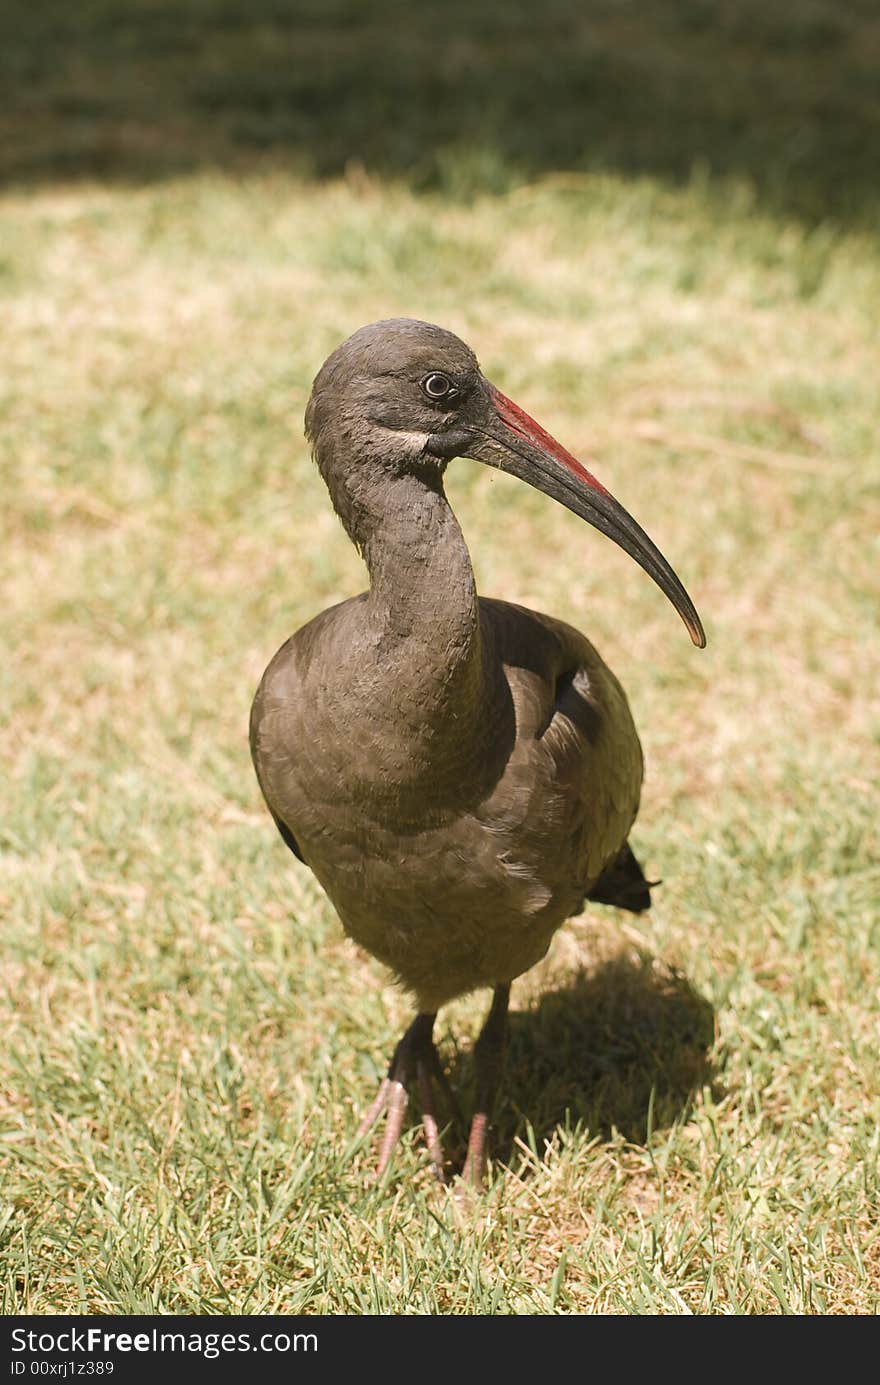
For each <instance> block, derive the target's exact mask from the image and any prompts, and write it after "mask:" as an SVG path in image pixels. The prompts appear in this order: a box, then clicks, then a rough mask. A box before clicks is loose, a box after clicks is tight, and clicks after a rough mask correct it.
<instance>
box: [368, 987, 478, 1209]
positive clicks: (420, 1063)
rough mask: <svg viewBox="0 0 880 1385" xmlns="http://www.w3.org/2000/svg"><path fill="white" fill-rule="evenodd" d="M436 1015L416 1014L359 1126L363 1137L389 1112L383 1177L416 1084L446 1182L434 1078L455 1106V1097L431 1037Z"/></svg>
mask: <svg viewBox="0 0 880 1385" xmlns="http://www.w3.org/2000/svg"><path fill="white" fill-rule="evenodd" d="M436 1018H437V1016H436V1014H433V1015H431V1014H420V1015H416V1017H415V1019H414V1020H413V1022H412V1024H411V1025H410V1027H409V1029H407V1031H406V1033H405V1034H404V1036H403V1038H402V1039H401V1040H400V1043H399V1044H398V1045H397V1048H396V1049H395V1050H394V1057H393V1058H392V1059H391V1065H390V1067H389V1068H388V1075H387V1077H383V1079H382V1082H381V1085H380V1087H379V1091H378V1093H377V1095H376V1099H375V1101H374V1102H373V1104H372V1106H371V1107H370V1109H369V1110H368V1111H367V1113H366V1115H365V1116H364V1118H363V1120H362V1121H361V1123H360V1126H359V1127H358V1132H357V1137H358V1139H361V1138H362V1137H363V1136H364V1135H366V1133H367V1131H368V1130H369V1129H370V1127H371V1126H372V1125H373V1124H374V1122H375V1121H376V1120H378V1118H379V1116H380V1115H381V1114H382V1112H383V1111H385V1112H386V1117H385V1129H384V1131H383V1133H382V1144H381V1147H380V1149H379V1163H378V1165H377V1168H376V1177H377V1178H381V1177H382V1174H383V1173H384V1172H385V1170H386V1168H387V1167H388V1163H389V1161H390V1159H391V1155H392V1154H393V1152H394V1148H395V1146H396V1144H397V1142H398V1140H399V1139H400V1134H401V1131H402V1130H403V1122H404V1118H405V1116H406V1108H407V1103H408V1101H409V1096H410V1093H411V1091H412V1088H413V1086H414V1085H415V1086H416V1087H417V1088H418V1097H419V1103H420V1105H421V1109H422V1125H423V1127H424V1131H425V1141H426V1143H427V1146H428V1154H429V1155H430V1158H431V1167H432V1169H433V1170H434V1173H435V1174H436V1176H437V1178H438V1179H439V1180H440V1182H441V1183H442V1182H443V1147H442V1145H441V1143H440V1129H439V1126H438V1124H437V1113H436V1109H435V1103H434V1082H435V1081H436V1082H437V1083H438V1084H439V1086H440V1088H441V1089H442V1091H443V1093H444V1095H445V1096H446V1098H447V1100H448V1101H449V1102H450V1104H451V1105H452V1107H453V1109H454V1110H455V1098H454V1096H453V1094H452V1090H451V1088H450V1086H449V1082H448V1080H447V1077H446V1074H445V1072H444V1071H443V1066H442V1064H441V1062H440V1058H439V1056H438V1053H437V1049H436V1048H435V1047H434V1040H433V1038H432V1037H431V1035H432V1032H433V1029H434V1021H435V1019H436Z"/></svg>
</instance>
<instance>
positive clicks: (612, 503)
mask: <svg viewBox="0 0 880 1385" xmlns="http://www.w3.org/2000/svg"><path fill="white" fill-rule="evenodd" d="M489 395H490V398H491V402H492V407H493V410H494V414H495V418H494V419H491V420H490V422H489V426H488V428H484V429H480V432H479V435H478V437H477V440H476V441H475V442H472V443H471V444H470V445H469V447H468V450H467V456H469V457H472V458H473V459H474V460H475V461H479V462H486V463H487V464H488V465H489V466H494V467H497V468H498V469H499V470H500V471H509V472H510V473H511V474H512V475H513V476H518V477H519V478H520V480H521V481H527V482H528V484H529V485H530V486H534V487H535V488H536V490H539V491H543V492H544V494H545V495H550V496H552V497H553V499H554V500H558V501H559V503H560V504H561V505H564V506H565V508H566V509H567V510H571V511H572V512H573V513H574V514H576V515H579V516H580V518H581V519H585V520H586V521H587V523H588V524H592V525H593V526H594V528H596V529H599V530H601V532H602V533H603V534H607V535H608V537H609V538H610V539H613V540H614V542H615V543H616V544H618V545H619V547H620V548H622V549H623V550H624V552H625V553H628V554H629V555H630V557H631V558H635V560H636V562H637V563H638V564H639V566H640V567H642V568H644V570H645V572H647V574H648V576H649V577H653V579H654V581H655V582H656V583H657V586H658V587H659V588H660V590H661V591H662V592H665V594H666V595H667V596H668V598H669V600H670V601H671V602H672V604H673V606H674V607H675V609H676V610H677V611H678V614H679V615H680V616H681V618H682V620H683V621H684V623H685V625H686V626H687V630H688V634H689V635H690V637H691V639H692V640H693V642H694V644H695V645H696V646H697V648H698V649H704V648H705V647H706V634H705V631H704V630H703V624H702V621H701V620H700V617H699V616H698V615H697V610H696V607H695V606H694V603H693V602H692V601H691V599H690V597H689V596H688V594H687V592H686V591H685V589H684V587H683V586H682V584H681V582H680V581H679V579H678V577H677V576H676V574H675V572H674V571H673V570H672V568H671V567H670V566H669V563H668V562H667V561H666V559H665V558H664V557H663V554H662V553H661V552H660V550H659V548H658V547H657V545H656V544H655V543H653V542H652V540H651V539H649V538H648V535H647V534H646V533H645V531H644V529H643V528H642V527H641V525H639V524H637V523H636V521H635V520H634V519H633V517H632V515H631V514H629V513H628V511H626V510H625V509H624V508H623V506H622V505H621V504H619V503H618V502H617V501H616V500H615V499H614V496H613V495H612V494H611V493H610V491H607V490H606V489H605V487H604V486H603V485H602V484H601V482H599V481H597V480H596V478H595V476H593V475H592V473H591V472H589V471H587V469H586V467H585V466H582V465H581V463H580V462H579V461H578V460H577V458H575V457H573V456H572V455H571V453H570V452H567V451H566V449H565V448H564V447H563V446H562V444H561V443H558V442H557V441H556V439H555V438H553V437H551V436H550V434H549V433H548V432H546V431H545V429H543V428H542V427H541V425H540V423H536V422H535V420H534V419H533V418H530V416H529V415H528V414H527V413H526V412H525V410H523V409H521V408H520V407H519V405H518V404H514V402H513V400H512V399H508V398H507V396H506V395H503V394H502V393H501V391H500V390H497V389H496V388H495V386H494V385H489ZM496 420H497V422H496Z"/></svg>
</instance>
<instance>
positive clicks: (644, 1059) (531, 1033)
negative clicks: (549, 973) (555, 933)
mask: <svg viewBox="0 0 880 1385" xmlns="http://www.w3.org/2000/svg"><path fill="white" fill-rule="evenodd" d="M714 1036H715V1013H714V1010H713V1009H712V1006H711V1005H710V1004H709V1002H708V1001H707V1000H706V999H705V998H704V997H703V996H701V995H700V994H699V993H698V992H697V991H696V990H695V989H694V987H693V986H692V985H691V983H690V982H689V981H688V979H687V978H686V977H685V976H684V975H682V974H681V973H680V972H678V971H676V970H675V969H673V968H671V967H668V966H666V965H665V964H663V963H661V962H660V961H659V960H658V959H656V958H653V957H650V956H645V955H641V956H638V957H633V956H632V955H622V956H618V957H614V958H611V959H609V960H606V961H603V962H602V963H600V964H599V965H598V966H596V967H594V968H592V969H589V970H585V971H583V972H581V973H579V974H578V975H577V976H576V977H575V978H574V979H573V980H572V981H570V982H569V983H568V984H567V985H566V986H564V987H563V988H561V989H556V990H553V991H550V992H548V993H547V994H546V995H544V996H542V997H541V999H540V1001H539V1002H538V1003H537V1004H536V1005H535V1006H534V1007H533V1008H531V1009H529V1010H526V1011H519V1012H513V1013H512V1014H511V1015H510V1025H509V1042H508V1049H507V1062H506V1068H505V1075H504V1079H503V1084H502V1088H501V1092H500V1096H499V1101H498V1104H497V1107H496V1111H495V1115H494V1119H493V1123H492V1128H493V1133H492V1137H491V1153H492V1155H493V1157H494V1158H496V1159H499V1160H500V1161H501V1162H502V1163H508V1162H509V1161H510V1160H511V1158H513V1157H515V1150H516V1145H517V1141H522V1140H524V1139H525V1138H526V1137H527V1135H528V1132H529V1131H531V1133H532V1135H533V1137H534V1146H535V1148H536V1151H537V1152H538V1153H539V1154H541V1153H543V1150H544V1148H545V1146H546V1145H547V1144H548V1143H549V1142H550V1141H551V1140H552V1138H553V1135H554V1133H555V1132H556V1130H557V1129H558V1128H559V1127H560V1126H569V1125H576V1124H580V1125H581V1126H582V1127H584V1128H586V1129H587V1130H588V1131H589V1132H590V1134H591V1135H593V1136H598V1137H599V1138H600V1139H602V1140H608V1139H611V1138H612V1137H614V1136H615V1135H618V1136H623V1138H624V1139H625V1140H627V1141H628V1142H630V1143H633V1144H640V1145H642V1144H645V1143H647V1141H648V1138H649V1133H650V1132H649V1124H650V1128H651V1129H654V1130H658V1129H664V1128H666V1127H668V1126H670V1125H672V1124H673V1123H674V1122H675V1121H676V1120H679V1119H681V1117H682V1116H683V1115H684V1114H686V1112H687V1109H688V1106H689V1104H690V1102H691V1099H692V1098H693V1096H694V1094H695V1093H696V1092H698V1091H699V1090H700V1089H701V1088H703V1087H704V1086H706V1085H709V1086H712V1087H714V1086H715V1075H714V1071H713V1065H712V1061H711V1057H710V1053H711V1049H712V1045H713V1041H714ZM472 1066H473V1065H472V1058H471V1055H470V1053H468V1054H463V1055H462V1056H461V1058H460V1060H459V1061H458V1062H457V1063H456V1064H455V1065H454V1070H453V1072H452V1074H451V1076H452V1081H453V1085H455V1086H456V1087H458V1086H459V1083H461V1090H462V1095H464V1093H465V1091H466V1090H467V1083H468V1081H469V1080H470V1078H471V1075H472ZM455 1069H458V1071H456V1070H455ZM649 1113H650V1114H649Z"/></svg>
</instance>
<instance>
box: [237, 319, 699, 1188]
mask: <svg viewBox="0 0 880 1385" xmlns="http://www.w3.org/2000/svg"><path fill="white" fill-rule="evenodd" d="M306 423H307V432H308V434H309V436H310V438H311V441H312V445H313V449H314V453H315V457H316V460H317V463H318V466H319V468H320V470H321V472H322V474H323V476H324V479H325V480H326V482H327V484H328V487H329V490H330V494H331V497H332V500H333V503H334V506H335V508H336V510H337V513H338V514H339V516H340V518H341V519H342V522H343V524H344V526H345V528H346V530H347V531H348V533H349V536H350V537H351V538H352V540H353V541H354V542H355V543H356V545H357V546H358V548H359V549H360V551H361V553H362V554H363V556H364V558H365V561H366V564H367V568H368V570H369V574H370V587H369V590H368V591H366V592H363V593H362V594H361V595H359V596H356V597H353V598H351V599H350V600H348V601H343V602H342V603H340V604H339V605H336V606H334V607H332V608H330V609H329V610H327V611H324V612H323V613H322V614H320V615H318V616H317V617H316V618H315V619H314V620H312V621H310V622H309V624H307V625H306V626H304V627H303V628H302V629H301V630H299V631H298V632H297V633H296V634H295V635H294V636H293V637H292V638H291V639H290V640H288V641H287V643H286V644H285V645H283V646H282V648H281V649H280V650H279V651H278V653H277V654H276V656H275V658H274V659H273V660H272V662H271V663H270V665H269V667H268V668H267V670H266V672H265V674H264V676H263V679H262V682H261V684H260V687H259V689H258V692H257V695H256V698H255V700H254V705H253V711H252V716H251V748H252V753H253V759H254V764H255V767H256V772H257V777H258V779H259V783H260V786H261V788H262V791H263V794H264V796H265V799H266V802H267V804H268V806H269V808H270V810H271V812H272V815H273V817H274V818H275V821H276V823H277V824H278V826H279V829H280V830H281V833H282V836H283V837H284V840H285V841H286V842H287V844H288V846H290V847H291V849H292V850H294V851H295V852H296V854H297V855H298V856H299V857H300V858H301V859H302V860H304V861H305V862H306V864H307V865H309V866H310V867H311V869H312V870H313V871H314V873H315V875H316V876H317V878H318V880H319V881H320V883H321V884H322V886H323V887H324V889H325V891H326V892H327V894H328V896H329V898H330V900H331V901H332V903H333V905H334V907H335V909H336V911H337V913H338V914H339V917H340V919H341V920H342V923H343V926H344V928H345V930H346V932H348V933H349V935H350V936H351V937H352V938H353V939H354V940H355V941H356V942H357V943H359V944H360V945H361V946H363V947H364V948H366V949H367V951H369V952H370V953H371V954H372V955H374V956H375V957H377V958H378V959H379V960H380V961H382V962H384V963H385V964H386V965H387V966H388V967H389V968H390V969H391V971H392V972H393V973H394V974H395V975H396V977H397V978H398V979H399V980H400V981H401V982H402V984H403V985H404V986H405V987H406V988H407V989H408V990H409V991H410V992H411V993H412V995H413V996H414V998H415V1000H416V1003H417V1006H418V1011H419V1018H418V1019H417V1021H416V1024H415V1025H414V1026H413V1028H412V1031H411V1034H410V1035H409V1036H406V1037H405V1040H404V1041H402V1044H401V1046H399V1049H398V1054H397V1055H396V1058H395V1063H393V1064H392V1070H391V1072H390V1073H389V1079H386V1083H385V1084H384V1087H385V1088H386V1089H387V1090H386V1092H385V1099H387V1096H388V1091H391V1092H392V1096H393V1095H394V1092H395V1091H397V1089H400V1091H403V1090H404V1089H405V1088H406V1087H408V1086H409V1085H410V1083H411V1079H412V1076H413V1074H414V1073H417V1075H418V1077H419V1081H420V1084H421V1087H422V1091H423V1096H424V1091H425V1085H424V1078H425V1075H426V1073H427V1072H428V1069H429V1068H433V1069H434V1070H435V1076H436V1075H437V1074H436V1055H435V1054H433V1046H432V1045H431V1041H430V1026H431V1025H432V1024H433V1017H434V1015H435V1014H436V1011H437V1010H438V1008H439V1007H440V1006H441V1005H443V1004H444V1003H446V1002H447V1001H449V1000H452V999H453V998H455V997H456V996H459V995H462V994H464V993H466V992H468V991H471V990H474V989H476V988H478V987H482V986H491V987H493V988H495V992H496V1004H495V1005H494V1006H493V1012H492V1016H491V1017H490V1019H491V1020H492V1026H491V1036H492V1037H493V1040H494V1039H495V1038H498V1036H500V1034H501V1032H502V1028H503V1015H504V1012H505V1011H506V1004H507V991H508V988H509V983H510V982H511V981H512V980H513V979H514V978H515V977H516V976H519V975H520V974H521V973H522V972H524V971H526V970H528V968H529V967H531V966H533V965H534V964H535V963H536V962H537V961H539V960H540V959H541V958H542V957H543V956H544V954H545V953H546V951H547V948H548V945H549V943H550V940H551V938H552V936H553V934H554V932H555V931H556V929H557V928H558V927H559V925H560V924H561V923H562V922H563V920H565V919H566V918H568V917H569V916H571V915H572V914H575V913H577V912H579V910H580V909H581V907H582V905H583V902H584V899H585V897H587V896H589V895H590V894H591V893H592V894H593V897H595V898H598V899H602V900H604V901H605V902H612V903H619V904H621V905H622V907H626V908H633V909H640V908H642V907H647V903H648V892H647V885H646V882H645V881H644V877H643V876H642V874H641V870H640V868H639V867H638V865H637V863H636V861H635V858H634V857H633V856H632V853H631V852H630V850H629V847H628V844H627V837H628V834H629V831H630V828H631V826H632V823H633V820H634V818H635V816H636V812H637V809H638V804H639V794H640V790H641V783H642V753H641V747H640V745H639V740H638V737H637V735H636V731H635V727H634V725H633V721H632V717H631V714H630V711H629V707H628V704H627V701H626V697H625V695H624V693H623V690H622V689H621V687H620V684H619V683H618V681H617V679H616V678H615V676H614V674H613V673H611V671H610V670H609V669H608V668H607V667H606V666H605V664H604V663H603V662H602V660H601V658H600V657H599V655H598V654H597V652H596V650H595V649H594V648H593V646H592V645H591V644H590V643H589V641H588V640H587V639H586V638H585V637H584V636H583V635H581V634H580V633H579V632H578V631H577V630H575V629H574V628H572V627H571V626H569V625H566V624H564V623H563V622H561V621H558V620H555V619H553V618H551V617H549V616H545V615H541V614H539V613H537V612H534V611H530V610H526V609H525V608H523V607H521V606H516V605H512V604H509V603H507V602H504V601H497V600H489V599H485V598H481V597H478V595H477V592H476V588H475V583H474V577H473V570H472V567H471V562H470V557H469V554H468V551H467V547H466V545H465V542H464V538H463V536H462V533H461V530H460V528H459V526H458V523H457V521H456V519H455V516H454V514H453V513H452V510H451V508H450V506H449V503H448V501H447V499H446V496H445V493H444V490H443V473H444V471H445V467H446V465H447V463H448V461H449V460H450V459H451V457H452V456H454V455H470V456H476V457H478V459H480V460H483V461H487V462H488V463H489V464H490V465H496V466H503V467H504V469H506V470H512V471H514V473H515V474H518V475H521V476H522V477H523V479H526V480H529V481H530V482H531V483H532V484H536V485H539V487H540V488H541V489H543V490H545V491H547V492H548V493H550V494H551V495H554V497H555V498H556V499H559V500H561V501H562V503H564V504H566V505H567V506H568V507H569V508H571V509H575V510H576V512H577V513H581V514H583V516H584V517H585V518H587V519H588V520H589V521H590V522H592V523H594V524H596V525H597V527H600V528H603V529H604V530H605V532H608V533H611V534H612V536H613V537H615V538H616V539H617V541H618V542H620V543H621V544H622V545H623V546H625V547H627V549H628V551H630V552H632V553H633V556H635V557H636V558H637V560H638V561H639V562H640V563H641V564H642V566H644V567H646V569H647V570H648V571H649V572H651V575H652V576H654V577H655V580H657V581H658V582H659V583H660V584H661V585H662V586H663V587H664V590H666V591H667V593H668V594H669V595H670V596H671V598H672V599H673V601H674V602H675V604H676V605H677V607H678V609H679V610H680V612H681V613H682V615H683V617H684V619H685V620H686V622H687V623H688V624H689V628H690V629H691V633H692V636H693V637H694V638H695V640H696V639H697V637H698V636H699V638H700V639H701V638H702V630H701V627H700V626H699V619H698V617H697V616H696V612H695V611H694V610H693V607H692V606H691V604H690V602H689V599H688V598H687V596H686V594H685V593H684V592H683V588H681V585H680V583H678V579H677V578H675V576H674V574H673V573H671V569H669V568H668V564H665V560H663V559H662V557H661V555H659V553H658V552H657V550H656V549H655V548H654V546H653V545H652V544H651V542H650V540H648V538H647V536H646V535H644V533H643V531H641V530H640V529H639V528H638V526H637V525H635V522H634V521H633V520H631V518H630V517H629V516H628V515H627V514H626V512H625V511H623V510H622V508H621V507H619V506H618V505H617V502H615V501H613V499H612V497H610V496H609V495H608V493H607V492H606V491H605V490H604V488H603V487H602V486H601V485H600V484H599V483H598V482H597V481H596V480H595V478H594V477H592V476H591V475H590V473H588V472H587V471H586V470H585V469H584V468H583V467H582V466H581V464H580V463H578V462H576V461H575V459H574V458H572V457H571V456H570V454H568V453H566V452H565V451H564V449H562V448H561V447H560V446H559V444H557V443H555V441H554V440H553V439H552V438H550V436H549V435H548V434H545V433H544V431H543V430H542V429H541V428H540V427H539V426H538V425H537V424H535V423H534V421H533V420H531V419H529V418H528V416H527V415H525V414H523V413H522V411H521V410H519V409H518V407H517V406H515V405H513V404H512V402H511V401H509V400H506V399H505V398H504V396H503V395H501V394H500V392H498V391H496V390H495V389H494V387H492V386H490V385H489V384H488V382H487V381H485V379H484V377H483V376H482V374H481V372H480V371H479V367H478V366H477V363H476V360H475V358H474V357H473V354H472V353H471V352H470V350H469V349H468V348H467V347H466V346H465V345H464V344H463V343H462V342H460V341H459V340H458V338H456V337H454V336H452V334H450V333H447V332H444V331H443V330H442V329H440V328H436V327H432V326H430V325H429V324H425V323H416V322H410V321H409V320H405V319H404V320H400V319H398V320H393V321H391V322H388V323H378V324H373V325H372V326H370V327H368V328H363V329H361V331H360V332H358V333H355V335H354V336H353V337H352V338H350V339H349V341H348V342H346V343H344V344H343V346H342V347H340V348H339V349H338V351H337V352H335V353H334V354H333V356H331V357H330V358H329V360H328V362H326V363H325V365H324V367H323V369H322V371H321V372H320V373H319V375H318V377H317V380H316V382H315V386H314V389H313V393H312V397H311V400H310V403H309V408H308V410H307V415H306ZM493 1017H494V1018H493ZM422 1021H426V1023H422ZM427 1021H430V1023H427ZM487 1028H489V1026H487ZM407 1044H408V1047H405V1045H407ZM426 1045H427V1047H426ZM491 1047H492V1049H493V1053H494V1051H495V1049H496V1048H497V1044H495V1043H494V1042H493V1044H492V1045H491ZM426 1055H428V1056H426ZM493 1061H494V1060H493ZM395 1064H396V1066H395ZM420 1065H421V1066H420ZM495 1066H496V1067H497V1064H496V1065H495ZM395 1072H396V1073H397V1074H398V1076H397V1078H395V1077H394V1074H395ZM493 1072H494V1068H493ZM493 1082H494V1077H493V1079H492V1081H489V1080H488V1079H487V1081H486V1083H484V1088H485V1091H484V1098H485V1099H484V1100H483V1105H486V1104H487V1102H488V1094H489V1093H490V1090H491V1089H492V1083H493ZM397 1095H398V1106H399V1105H400V1100H403V1101H404V1104H405V1096H404V1097H403V1098H400V1097H399V1092H398V1094H397ZM423 1104H424V1103H423ZM427 1104H428V1105H430V1103H429V1102H428V1103H427ZM371 1114H372V1113H371ZM486 1118H487V1113H486V1112H483V1113H482V1115H481V1116H480V1120H481V1121H482V1126H481V1128H480V1130H481V1133H480V1135H479V1139H477V1137H476V1136H474V1134H473V1131H472V1137H473V1139H476V1144H477V1145H479V1149H478V1150H477V1151H476V1155H475V1162H474V1168H475V1169H476V1168H477V1166H478V1165H479V1170H478V1174H479V1176H480V1177H481V1168H482V1163H483V1162H484V1156H483V1146H482V1140H483V1138H484V1128H485V1120H486ZM400 1119H402V1115H401V1117H400ZM432 1119H433V1117H432V1116H431V1115H430V1112H428V1111H426V1112H425V1124H426V1130H427V1131H428V1133H429V1144H431V1140H432V1138H433V1139H434V1144H433V1147H432V1158H433V1159H434V1163H435V1167H436V1166H437V1162H438V1158H439V1156H438V1154H437V1148H438V1146H437V1142H436V1132H435V1134H434V1136H433V1137H432V1136H431V1131H430V1128H429V1127H430V1121H431V1120H432ZM475 1120H476V1118H475ZM389 1121H390V1124H391V1125H392V1126H394V1127H395V1128H394V1129H393V1130H392V1131H391V1135H389V1134H387V1133H386V1145H387V1144H388V1143H389V1141H391V1143H393V1140H392V1139H391V1136H392V1135H393V1138H396V1134H397V1133H399V1124H400V1122H399V1121H392V1120H391V1118H390V1117H389ZM472 1142H473V1140H472ZM475 1148H476V1146H475ZM387 1152H390V1150H389V1151H386V1152H385V1153H383V1159H384V1158H385V1157H386V1153H387Z"/></svg>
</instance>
